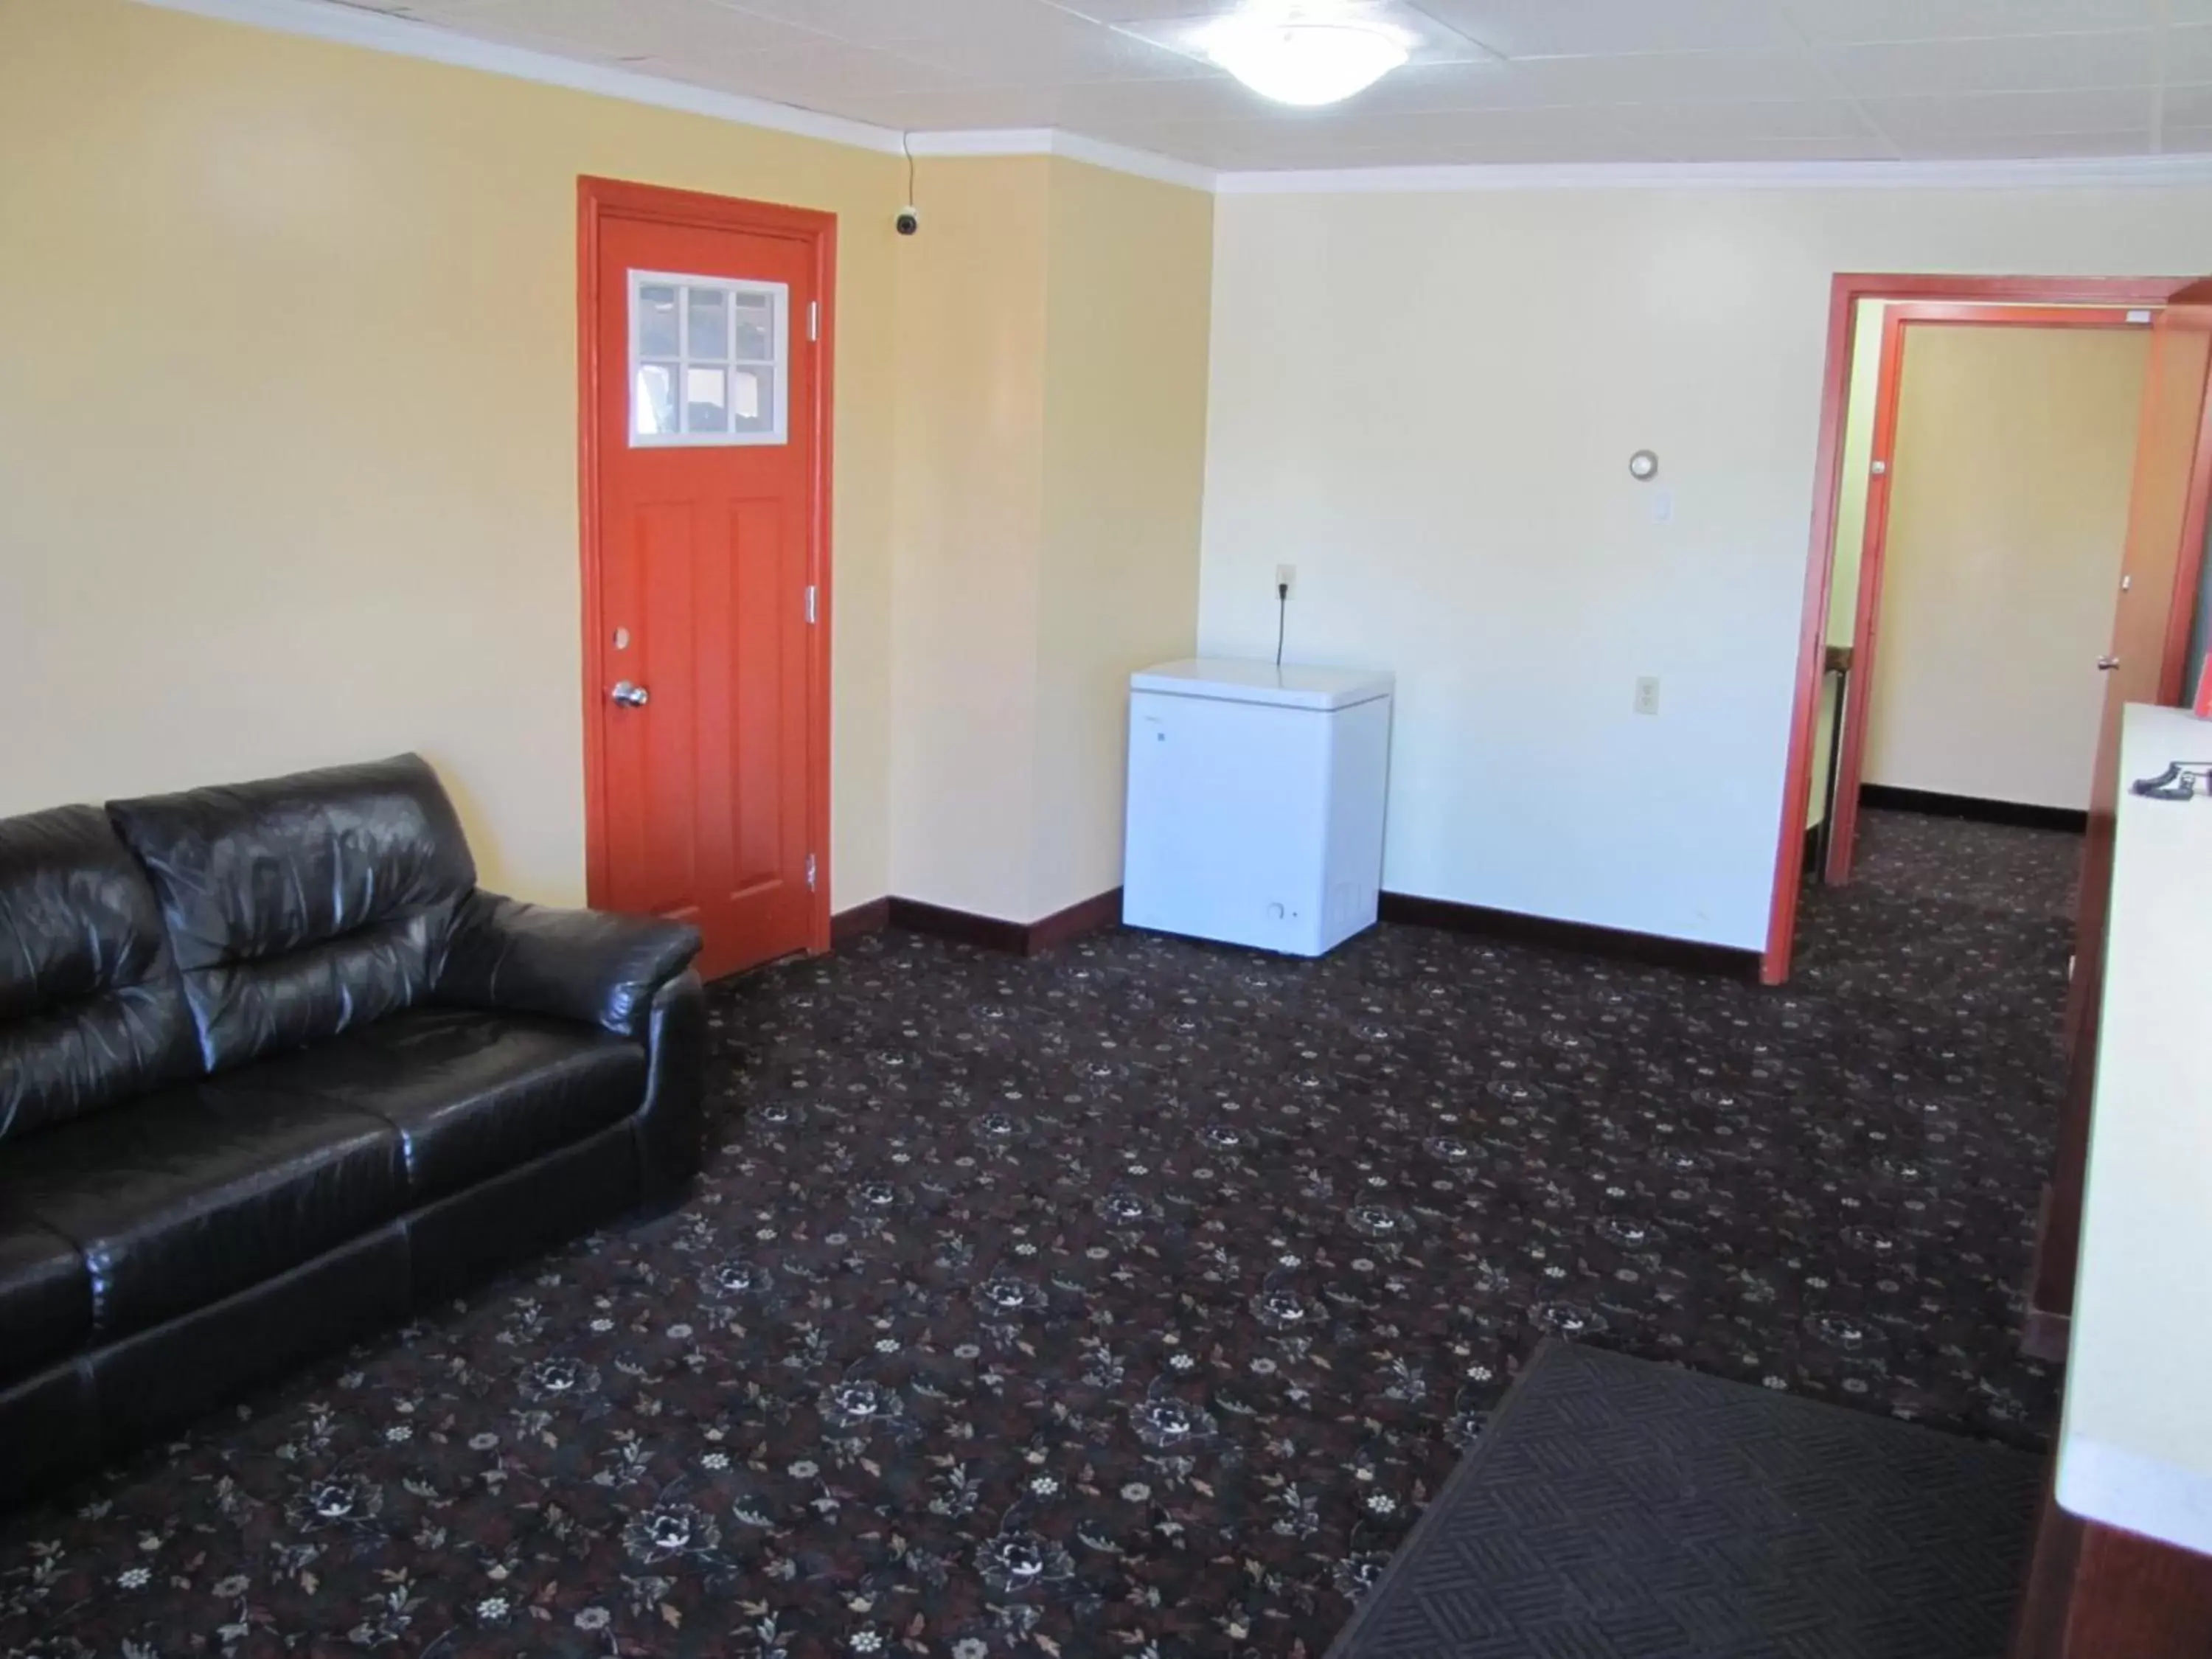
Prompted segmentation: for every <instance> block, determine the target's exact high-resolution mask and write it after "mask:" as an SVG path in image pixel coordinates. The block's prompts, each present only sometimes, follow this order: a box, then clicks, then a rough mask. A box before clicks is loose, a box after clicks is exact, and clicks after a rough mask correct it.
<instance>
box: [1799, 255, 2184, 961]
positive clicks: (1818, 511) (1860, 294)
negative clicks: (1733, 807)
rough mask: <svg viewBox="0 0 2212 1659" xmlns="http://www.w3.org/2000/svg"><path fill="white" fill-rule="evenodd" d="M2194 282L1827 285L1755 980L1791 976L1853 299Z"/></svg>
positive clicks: (1934, 279) (1874, 281)
mask: <svg viewBox="0 0 2212 1659" xmlns="http://www.w3.org/2000/svg"><path fill="white" fill-rule="evenodd" d="M2191 280H2193V279H2191V278H2187V277H2179V276H2166V277H2159V276H2149V277H2142V276H1911V275H1906V274H1903V273H1889V274H1884V273H1881V272H1871V271H1844V272H1840V273H1838V275H1837V276H1835V277H1834V279H1833V280H1832V282H1831V283H1829V285H1828V346H1827V368H1826V373H1825V374H1824V376H1823V378H1822V380H1821V385H1820V449H1819V452H1818V459H1817V460H1816V463H1815V466H1814V475H1813V526H1812V549H1811V556H1810V557H1808V559H1807V560H1806V562H1805V600H1804V607H1803V610H1802V613H1801V619H1800V622H1799V624H1798V630H1797V691H1796V699H1795V701H1794V702H1792V704H1791V706H1790V757H1789V763H1788V765H1787V766H1786V767H1785V769H1784V775H1783V782H1782V822H1781V828H1780V833H1779V836H1778V839H1777V841H1776V843H1775V849H1774V896H1773V902H1772V904H1771V907H1770V908H1769V910H1768V913H1767V922H1766V950H1765V954H1764V955H1763V956H1762V957H1760V959H1759V981H1760V982H1761V983H1762V984H1765V985H1780V984H1782V983H1783V982H1784V981H1786V980H1787V979H1788V978H1789V977H1790V952H1791V950H1792V948H1793V947H1794V946H1795V945H1796V934H1797V899H1798V895H1799V892H1800V890H1801V888H1802V882H1803V872H1804V862H1805V817H1806V793H1807V791H1808V788H1809V787H1810V785H1811V778H1812V769H1813V743H1814V726H1815V725H1816V724H1817V723H1818V720H1819V716H1820V677H1821V665H1822V660H1823V659H1824V657H1825V656H1826V651H1825V648H1824V642H1825V641H1826V637H1827V629H1828V584H1829V582H1830V581H1831V580H1832V579H1833V577H1834V574H1835V563H1836V499H1837V496H1838V493H1839V490H1840V489H1841V485H1842V481H1843V470H1844V404H1845V402H1846V400H1847V399H1848V398H1849V396H1850V379H1851V337H1852V334H1853V332H1854V330H1855V328H1856V325H1857V318H1858V303H1859V301H1861V300H1900V301H1916V300H1929V301H1954V302H1956V303H1968V304H1971V303H1979V304H1983V305H1991V304H1997V305H2002V304H2007V303H2015V304H2028V305H2035V304H2042V305H2091V306H2124V307H2142V306H2160V305H2163V304H2165V303H2166V301H2167V300H2169V299H2171V298H2172V296H2173V295H2175V294H2177V293H2178V292H2179V291H2180V290H2181V289H2185V288H2186V287H2188V286H2189V284H2190V282H2191Z"/></svg>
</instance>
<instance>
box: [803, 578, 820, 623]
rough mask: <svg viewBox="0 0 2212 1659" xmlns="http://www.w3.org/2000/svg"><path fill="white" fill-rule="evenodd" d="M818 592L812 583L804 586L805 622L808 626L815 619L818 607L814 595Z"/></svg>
mask: <svg viewBox="0 0 2212 1659" xmlns="http://www.w3.org/2000/svg"><path fill="white" fill-rule="evenodd" d="M820 591H821V590H820V589H818V588H817V587H816V586H814V584H813V583H812V582H809V583H807V584H806V620H807V622H808V623H809V624H810V625H811V624H812V623H814V622H815V621H816V620H817V616H818V612H819V608H820V607H819V606H818V605H817V602H816V599H815V595H816V594H817V592H820Z"/></svg>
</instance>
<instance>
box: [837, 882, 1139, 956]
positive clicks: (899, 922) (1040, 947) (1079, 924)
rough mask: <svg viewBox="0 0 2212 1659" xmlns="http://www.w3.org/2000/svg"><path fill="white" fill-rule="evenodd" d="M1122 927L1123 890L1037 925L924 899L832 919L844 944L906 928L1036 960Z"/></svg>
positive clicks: (883, 903)
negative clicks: (849, 922)
mask: <svg viewBox="0 0 2212 1659" xmlns="http://www.w3.org/2000/svg"><path fill="white" fill-rule="evenodd" d="M863 913H866V914H865V915H864V914H863ZM848 918H850V919H852V923H853V925H852V927H851V928H850V930H849V931H846V930H845V929H844V927H843V924H844V923H845V922H846V921H847V919H848ZM1120 923H1121V889H1120V888H1118V887H1116V888H1115V889H1114V890H1112V891H1110V892H1105V893H1100V894H1099V895H1097V896H1096V897H1094V898H1087V899H1085V900H1083V901H1081V902H1079V903H1075V904H1071V905H1069V906H1068V907H1067V908H1066V909H1065V910H1055V911H1054V912H1053V913H1052V915H1048V916H1041V917H1039V918H1038V919H1037V920H1036V921H1002V920H1000V918H999V917H997V916H985V915H976V914H975V912H974V911H972V910H955V909H952V908H949V907H948V906H945V905H942V904H925V903H923V902H921V900H920V899H906V898H888V899H878V900H877V901H876V902H875V903H874V904H872V905H862V906H860V908H859V909H856V910H848V911H847V912H845V914H844V915H842V916H838V917H834V918H832V920H831V921H830V935H831V937H832V938H833V939H839V940H842V939H850V938H854V937H857V936H858V935H859V934H860V933H873V932H875V931H876V930H877V929H878V928H882V927H902V928H904V929H905V930H906V931H907V932H908V933H927V934H928V935H930V936H931V937H932V938H933V939H952V940H954V941H956V942H957V943H959V944H962V945H975V946H977V947H978V948H979V949H981V950H985V951H1006V953H1007V954H1008V955H1010V956H1017V957H1033V956H1037V955H1040V954H1041V953H1042V952H1044V951H1050V950H1054V949H1055V948H1057V947H1058V946H1060V945H1066V943H1068V941H1070V940H1071V939H1080V938H1082V937H1083V936H1084V935H1085V934H1086V933H1097V932H1099V931H1100V930H1101V929H1103V928H1107V927H1117V926H1119V925H1120Z"/></svg>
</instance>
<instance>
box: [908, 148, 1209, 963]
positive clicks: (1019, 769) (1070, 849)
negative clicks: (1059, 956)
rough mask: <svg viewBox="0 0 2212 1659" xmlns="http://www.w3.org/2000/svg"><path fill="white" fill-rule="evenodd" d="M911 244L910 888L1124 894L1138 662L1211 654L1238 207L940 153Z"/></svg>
mask: <svg viewBox="0 0 2212 1659" xmlns="http://www.w3.org/2000/svg"><path fill="white" fill-rule="evenodd" d="M915 193H916V195H917V197H919V198H920V204H921V210H922V231H921V235H919V236H917V237H915V239H913V240H912V242H911V243H910V244H908V246H905V247H903V248H902V249H901V250H900V258H901V278H900V281H901V289H900V327H899V337H900V360H899V361H900V370H899V376H898V409H899V415H898V433H899V451H898V483H897V489H896V539H897V549H898V551H897V559H896V579H895V586H894V610H895V612H896V616H897V617H898V626H897V631H896V643H895V646H894V665H893V671H892V675H893V690H894V699H895V712H894V714H893V740H892V780H893V783H892V813H891V818H892V844H893V848H894V853H893V859H892V874H891V885H892V890H894V891H895V892H896V893H898V894H899V895H900V896H902V897H906V898H914V899H921V900H923V901H925V902H931V903H936V904H945V905H950V906H952V907H954V908H959V909H964V910H972V911H977V912H980V913H981V914H984V915H993V916H1000V917H1005V918H1007V919H1010V920H1014V921H1033V920H1035V919H1036V918H1037V917H1039V916H1042V915H1049V914H1051V913H1052V912H1053V911H1055V910H1058V909H1060V908H1065V907H1066V906H1067V905H1069V904H1072V903H1074V902H1078V901H1079V900H1082V899H1085V898H1089V897H1091V896H1094V895H1096V894H1098V893H1100V892H1103V891H1105V890H1108V889H1109V888H1112V887H1115V886H1118V885H1119V884H1120V883H1121V789H1122V780H1123V775H1124V744H1125V741H1126V739H1125V732H1126V729H1127V702H1128V676H1129V671H1131V670H1132V669H1133V668H1138V667H1141V666H1143V665H1146V664H1147V663H1151V662H1157V661H1160V660H1162V659H1166V658H1171V657H1177V656H1187V655H1188V654H1189V653H1190V651H1191V648H1192V641H1193V638H1194V631H1195V626H1196V614H1197V602H1198V601H1197V594H1198V542H1199V522H1200V506H1201V491H1202V489H1203V481H1204V473H1205V468H1204V459H1203V458H1204V453H1205V452H1204V447H1205V435H1206V329H1207V316H1208V305H1209V300H1210V282H1211V264H1212V201H1211V198H1209V197H1206V196H1205V195H1203V194H1200V193H1199V192H1197V191H1189V190H1184V189H1181V188H1178V187H1176V186H1174V185H1161V184H1154V183H1152V182H1149V181H1147V180H1144V179H1133V178H1129V177H1127V176H1125V175H1122V174H1119V173H1107V172H1104V171H1102V170H1101V169H1098V168H1096V167H1089V166H1086V165H1085V164H1082V163H1080V162H1074V161H1065V160H1061V159H1059V158H1053V159H1049V160H1046V159H1042V158H1038V159H996V160H963V161H926V162H924V163H923V164H922V167H921V173H920V177H919V181H918V184H917V188H916V192H915Z"/></svg>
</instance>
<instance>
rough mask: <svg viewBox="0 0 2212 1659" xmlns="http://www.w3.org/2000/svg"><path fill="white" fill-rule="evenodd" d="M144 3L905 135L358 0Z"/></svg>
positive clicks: (637, 95)
mask: <svg viewBox="0 0 2212 1659" xmlns="http://www.w3.org/2000/svg"><path fill="white" fill-rule="evenodd" d="M139 3H140V4H142V5H149V6H156V7H159V8H160V9H162V10H164V11H184V12H191V14H193V15H195V16H198V17H211V18H215V19H216V20H218V21H222V22H226V23H244V24H246V25H248V26H250V27H254V28H262V29H270V30H273V31H275V32H276V33H279V34H304V35H307V36H310V37H312V38H313V39H314V40H329V41H332V42H334V43H336V44H337V45H339V46H363V47H366V48H367V49H368V50H369V51H371V52H390V53H392V54H394V55H396V56H398V57H401V58H427V59H428V60H429V61H430V62H432V63H434V64H450V65H452V66H453V67H454V68H456V69H471V70H483V72H484V73H485V74H487V75H504V76H509V77H510V78H512V79H514V80H519V81H538V82H544V84H545V85H547V86H552V87H566V88H568V89H569V90H570V91H572V92H590V93H596V94H599V96H600V97H603V98H619V99H622V100H624V101H625V102H628V103H632V104H650V105H653V106H655V107H656V108H659V109H672V110H681V111H682V112H684V113H685V114H687V115H704V116H708V117H710V118H713V119H715V120H718V121H735V122H738V123H739V124H740V125H744V126H749V127H765V128H767V129H768V130H769V131H774V132H788V133H793V134H795V135H796V136H798V137H801V138H820V139H824V140H826V141H828V142H829V143H833V144H847V145H850V146H853V147H854V148H856V149H869V150H878V151H881V152H884V153H886V154H890V155H896V154H897V153H898V149H899V135H898V134H897V133H896V132H895V131H892V130H891V129H890V128H889V127H879V126H874V125H870V124H869V123H868V122H866V121H848V120H847V119H845V118H843V117H842V116H838V115H823V114H820V113H818V112H816V111H813V110H810V109H800V108H799V107H798V106H795V105H792V104H777V103H772V102H770V101H769V100H767V99H765V98H747V97H744V96H742V95H741V94H737V93H733V92H715V91H714V90H712V89H711V88H707V87H695V86H692V85H690V84H689V83H688V82H683V81H671V80H668V79H667V78H665V76H658V75H640V74H638V73H637V72H636V71H635V70H625V69H617V68H614V67H612V66H611V65H609V64H587V63H583V62H581V61H580V60H578V59H576V58H559V57H556V56H555V55H554V54H552V53H551V52H532V51H530V50H529V49H527V48H526V47H523V46H501V45H498V44H497V43H495V42H494V41H489V40H472V39H471V38H470V37H469V36H467V35H465V34H456V33H453V31H452V30H450V29H441V28H437V27H433V26H432V25H430V24H428V23H418V22H416V21H413V20H412V19H410V18H405V17H393V16H392V15H388V14H386V13H384V12H380V11H369V10H367V9H363V8H362V7H358V6H348V5H345V4H343V3H339V4H324V3H317V0H139Z"/></svg>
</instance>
